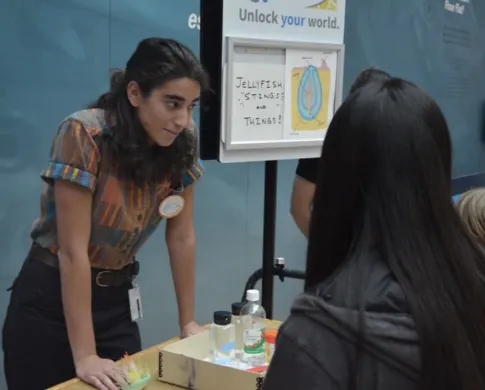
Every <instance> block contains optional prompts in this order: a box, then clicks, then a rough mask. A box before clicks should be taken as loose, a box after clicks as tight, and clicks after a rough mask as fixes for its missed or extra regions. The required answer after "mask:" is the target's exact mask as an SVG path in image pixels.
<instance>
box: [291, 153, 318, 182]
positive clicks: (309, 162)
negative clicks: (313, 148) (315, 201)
mask: <svg viewBox="0 0 485 390" xmlns="http://www.w3.org/2000/svg"><path fill="white" fill-rule="evenodd" d="M319 160H320V159H318V158H305V159H300V160H298V165H297V167H296V174H297V175H298V176H300V177H301V178H303V179H305V180H307V181H309V182H311V183H313V184H316V183H317V173H318V162H319Z"/></svg>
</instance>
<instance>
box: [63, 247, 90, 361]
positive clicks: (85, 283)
mask: <svg viewBox="0 0 485 390" xmlns="http://www.w3.org/2000/svg"><path fill="white" fill-rule="evenodd" d="M59 256H60V271H61V284H62V302H63V307H64V315H65V318H66V326H67V332H68V335H69V343H70V345H71V350H72V355H73V359H74V362H78V361H79V360H81V359H83V358H85V357H87V356H90V355H95V354H96V341H95V337H94V328H93V316H92V311H91V310H92V309H91V295H92V291H91V266H90V263H89V259H88V256H87V254H86V255H85V256H81V258H73V257H71V256H63V255H61V254H60V255H59ZM82 257H85V258H82Z"/></svg>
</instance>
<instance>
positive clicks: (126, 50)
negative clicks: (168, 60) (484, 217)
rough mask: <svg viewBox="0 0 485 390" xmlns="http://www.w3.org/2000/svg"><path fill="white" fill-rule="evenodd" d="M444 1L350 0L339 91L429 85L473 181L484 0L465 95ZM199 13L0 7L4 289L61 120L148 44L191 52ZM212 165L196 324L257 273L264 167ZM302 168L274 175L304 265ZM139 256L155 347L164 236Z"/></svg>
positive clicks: (290, 287) (94, 5) (188, 4)
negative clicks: (457, 89) (294, 203)
mask: <svg viewBox="0 0 485 390" xmlns="http://www.w3.org/2000/svg"><path fill="white" fill-rule="evenodd" d="M438 3H440V5H439V6H438V5H437V4H438ZM442 3H443V1H438V0H414V2H412V1H409V2H403V1H399V0H373V1H367V2H363V3H362V2H360V1H358V0H348V7H347V9H348V11H347V14H348V16H347V20H346V25H347V27H346V44H347V56H346V58H347V60H346V71H345V81H346V82H345V85H346V89H348V87H349V85H350V82H351V81H352V79H353V78H354V77H355V75H356V74H357V73H358V71H359V70H360V69H361V68H363V67H365V66H368V65H377V66H380V67H383V68H384V69H386V70H389V71H390V72H393V73H395V74H397V75H399V76H402V77H406V78H410V79H412V80H414V81H416V82H418V83H420V84H422V85H423V86H425V87H426V88H427V89H428V90H429V91H430V92H431V93H432V94H433V95H435V96H436V97H437V98H438V100H440V103H441V104H442V105H443V107H444V109H445V111H446V114H447V117H448V119H449V121H450V125H451V127H452V132H453V140H454V143H455V155H456V158H455V174H456V175H464V174H472V173H476V172H479V171H483V170H485V169H484V161H483V154H484V148H483V143H482V141H481V137H482V134H481V133H480V130H479V127H478V117H479V111H478V104H482V103H483V101H484V100H485V60H484V46H483V43H482V42H483V39H482V41H481V42H479V41H478V35H481V36H482V37H484V36H485V1H480V3H481V4H478V1H474V2H473V5H474V7H475V11H474V13H471V16H468V15H465V16H464V17H462V19H458V18H456V22H457V23H458V22H459V23H462V24H463V25H464V26H466V27H467V29H469V30H470V31H473V37H472V44H471V45H472V47H471V48H470V50H466V51H465V52H463V51H462V52H458V56H459V57H460V58H462V59H463V60H464V61H467V63H468V64H471V65H470V66H467V67H466V69H467V70H466V72H465V73H466V75H465V76H466V78H467V80H469V82H468V83H467V88H468V90H467V91H466V93H463V94H461V95H457V94H456V93H455V95H454V96H455V97H454V98H452V99H450V98H446V96H445V95H446V91H444V90H443V85H444V84H445V82H444V81H443V77H445V76H446V75H447V74H448V76H449V75H450V73H451V72H452V71H451V70H450V68H447V67H446V66H444V65H443V63H442V59H441V58H442V52H441V51H440V50H441V49H440V44H439V42H441V40H440V39H441V35H440V34H441V33H439V34H438V33H436V31H441V30H440V26H442V24H443V20H444V19H445V18H449V17H454V16H455V15H448V14H447V13H445V11H444V9H443V7H442ZM478 7H481V8H478ZM198 8H199V6H198V2H197V1H196V0H186V1H177V2H174V1H173V0H171V1H169V0H137V1H131V0H113V1H111V0H50V1H49V2H42V1H38V0H15V1H13V0H10V1H8V0H0V9H1V10H2V11H1V12H0V31H1V34H0V58H1V59H2V60H1V61H0V74H1V75H2V82H1V83H0V123H1V126H0V179H1V181H0V182H1V183H2V198H1V200H0V247H1V248H2V261H1V262H0V291H4V290H5V289H6V288H7V287H8V286H9V285H10V283H11V282H12V280H13V278H14V276H15V274H16V273H17V272H18V270H19V268H20V266H21V263H22V261H23V258H24V256H25V255H26V252H27V250H28V246H29V230H30V227H31V224H32V221H33V220H34V219H35V218H36V217H37V216H38V213H39V202H40V199H39V195H40V187H41V181H40V178H39V172H40V171H41V169H42V167H43V166H44V165H45V163H46V161H47V156H48V151H49V148H50V144H51V141H52V137H53V135H54V133H55V131H56V127H57V125H58V123H59V121H60V120H61V119H62V118H63V117H64V116H65V115H67V114H69V113H70V112H72V111H76V110H78V109H80V108H82V107H84V106H85V105H86V104H87V103H88V102H90V101H91V100H92V99H93V98H95V97H97V95H98V94H100V93H101V92H103V91H104V90H105V89H106V88H107V81H108V75H109V73H108V70H109V68H111V67H122V66H123V64H124V62H125V61H126V60H127V58H128V56H129V55H130V53H131V52H132V50H133V49H134V47H135V45H136V43H137V42H138V41H139V40H140V39H142V38H144V37H147V36H156V35H158V36H169V37H174V38H176V39H179V40H181V41H182V42H184V43H186V44H188V45H189V46H190V47H191V48H193V49H194V50H197V49H198V29H197V23H196V22H197V14H198ZM469 9H470V12H472V11H473V10H472V9H471V7H469ZM479 16H480V17H479ZM452 21H453V22H454V20H452ZM460 25H461V24H460ZM393 34H394V35H393ZM478 44H480V45H481V46H478ZM457 50H460V49H457ZM456 66H459V65H455V67H456ZM464 66H465V65H463V64H462V65H461V67H462V68H463V67H464ZM462 73H463V72H462ZM465 76H460V77H465ZM462 83H463V82H462ZM457 96H458V97H457ZM206 166H207V175H206V177H205V178H204V180H203V181H202V182H200V184H199V185H198V186H197V187H198V188H197V199H196V225H197V226H196V228H197V232H198V280H197V318H198V320H199V321H200V322H208V321H209V320H210V315H211V312H212V311H213V310H215V309H221V308H226V307H227V306H228V304H230V303H231V302H232V301H234V300H237V299H239V298H240V295H241V293H242V289H243V287H244V283H245V281H246V279H247V277H248V276H249V274H250V273H251V272H252V271H254V270H255V269H257V268H259V266H260V261H261V245H262V211H263V196H262V195H263V164H261V163H250V164H236V165H222V164H219V163H216V162H208V163H207V164H206ZM294 167H295V162H294V161H287V162H282V163H281V164H280V169H279V191H278V221H277V236H276V237H277V255H278V256H283V257H285V258H286V259H287V263H288V266H289V267H291V268H296V269H302V268H303V267H304V257H305V241H304V239H303V238H302V236H301V235H300V233H299V232H298V231H297V230H296V228H295V227H294V225H293V222H292V220H291V218H290V216H289V213H288V209H289V196H290V193H291V185H292V180H293V172H294ZM140 260H141V263H142V271H141V277H140V279H141V281H140V283H141V288H142V294H143V299H144V312H145V319H144V320H143V321H142V323H141V328H142V335H143V339H144V344H145V346H148V345H152V344H156V343H158V342H160V341H162V340H164V339H167V338H169V337H171V336H173V335H175V334H176V333H177V313H176V305H175V298H174V293H173V288H172V281H171V275H170V268H169V263H168V257H167V251H166V248H165V244H164V238H163V228H161V229H160V231H159V232H158V233H157V234H156V235H155V236H154V237H153V238H152V239H151V240H150V241H149V242H148V244H147V245H146V247H145V248H144V249H143V250H142V252H141V255H140ZM275 283H276V291H275V300H276V301H275V316H276V317H278V318H284V317H285V316H286V314H287V312H288V308H289V306H290V304H291V301H292V299H293V297H294V296H295V295H296V294H297V293H298V292H299V291H300V290H301V288H302V284H301V283H300V282H297V281H291V280H289V281H285V283H283V284H281V283H280V282H279V281H276V282H275ZM7 300H8V293H7V292H3V293H0V317H2V318H3V315H4V312H5V308H6V303H7ZM0 367H1V366H0ZM0 388H5V386H4V384H3V382H0Z"/></svg>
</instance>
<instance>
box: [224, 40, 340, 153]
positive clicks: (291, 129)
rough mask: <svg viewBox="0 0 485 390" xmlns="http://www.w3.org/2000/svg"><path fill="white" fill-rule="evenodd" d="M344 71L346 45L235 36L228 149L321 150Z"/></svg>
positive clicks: (227, 108) (226, 96)
mask: <svg viewBox="0 0 485 390" xmlns="http://www.w3.org/2000/svg"><path fill="white" fill-rule="evenodd" d="M342 76H343V45H332V44H315V43H313V44H308V43H293V42H291V43H289V42H279V41H264V40H263V41H262V40H248V39H237V38H229V44H228V67H227V74H226V77H225V80H226V83H225V84H226V85H225V87H226V88H225V90H224V91H223V101H224V102H226V104H225V110H224V112H225V116H224V119H223V122H222V123H224V124H225V126H224V128H225V132H224V137H223V143H224V145H223V146H224V148H225V149H226V150H241V149H264V150H265V151H266V152H269V151H270V150H272V149H281V151H280V152H277V153H276V152H275V153H276V154H277V155H280V154H281V153H283V154H285V153H288V149H289V148H293V147H297V146H298V147H314V150H315V151H316V150H317V149H318V150H319V149H320V147H321V144H322V142H323V139H324V137H325V134H326V131H327V129H328V125H329V123H330V121H331V119H332V116H333V113H334V109H335V107H336V106H338V105H339V104H340V100H341V86H342ZM288 158H290V157H288Z"/></svg>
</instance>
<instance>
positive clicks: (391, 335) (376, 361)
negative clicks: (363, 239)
mask: <svg viewBox="0 0 485 390" xmlns="http://www.w3.org/2000/svg"><path fill="white" fill-rule="evenodd" d="M361 302H362V303H361ZM361 305H363V311H360V310H359V308H360V307H361ZM361 329H365V332H364V333H362V332H361ZM279 333H280V334H279V337H278V341H277V345H276V352H275V356H274V358H273V360H272V362H271V365H270V369H269V371H268V374H267V376H266V380H265V386H264V389H265V390H276V389H292V390H297V389H302V390H303V389H304V390H313V389H315V390H316V389H325V390H327V389H350V388H351V387H350V385H351V382H350V381H351V379H352V378H355V375H356V372H357V366H356V361H357V357H359V370H358V371H359V372H360V376H359V377H360V381H359V382H358V386H357V389H359V390H368V389H369V390H370V389H372V390H388V389H392V390H411V389H413V390H414V389H416V383H417V380H418V378H419V370H420V366H421V362H420V350H419V343H418V338H417V333H416V329H415V324H414V320H413V318H412V316H411V314H410V312H409V309H408V304H407V301H406V297H405V294H404V292H403V290H402V288H401V287H400V285H399V284H398V282H397V281H396V279H395V278H394V276H393V275H392V274H391V272H390V270H389V268H388V267H387V265H386V264H385V263H384V262H383V261H381V260H380V259H379V257H378V256H377V255H376V254H375V253H373V254H369V255H367V256H364V257H361V258H359V259H355V260H352V261H349V262H348V263H347V264H346V265H344V266H343V267H342V268H341V269H340V270H339V271H338V272H337V273H336V274H335V275H334V276H333V277H331V278H329V280H327V281H325V282H324V283H322V284H321V285H320V286H318V288H316V289H315V290H314V291H313V292H307V293H304V294H302V295H300V296H299V297H298V298H297V299H296V301H295V303H294V305H293V307H292V310H291V314H290V316H289V318H288V319H287V321H285V323H284V324H283V325H282V327H281V329H280V332H279ZM360 334H363V335H364V336H363V338H362V337H359V335H360Z"/></svg>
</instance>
